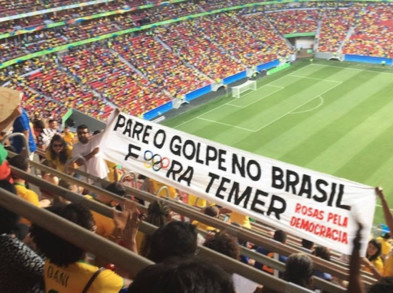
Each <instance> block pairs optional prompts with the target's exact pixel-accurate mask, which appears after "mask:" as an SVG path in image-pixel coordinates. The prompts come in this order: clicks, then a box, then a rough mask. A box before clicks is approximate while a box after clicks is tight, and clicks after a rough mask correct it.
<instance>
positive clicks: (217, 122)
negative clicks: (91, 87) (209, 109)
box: [195, 116, 255, 132]
mask: <svg viewBox="0 0 393 293" xmlns="http://www.w3.org/2000/svg"><path fill="white" fill-rule="evenodd" d="M195 119H200V120H204V121H208V122H211V123H216V124H220V125H224V126H228V127H231V128H237V129H240V130H244V131H248V132H255V131H253V130H250V129H248V128H244V127H240V126H235V125H233V124H228V123H223V122H219V121H215V120H210V119H206V118H202V117H200V116H198V117H196V118H195Z"/></svg>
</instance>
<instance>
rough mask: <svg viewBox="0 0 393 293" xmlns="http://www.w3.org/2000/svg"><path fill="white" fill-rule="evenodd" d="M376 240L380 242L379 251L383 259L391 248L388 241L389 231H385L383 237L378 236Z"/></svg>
mask: <svg viewBox="0 0 393 293" xmlns="http://www.w3.org/2000/svg"><path fill="white" fill-rule="evenodd" d="M377 240H378V242H380V243H381V246H382V251H381V256H382V258H383V259H385V258H386V257H387V256H388V254H389V253H390V251H391V250H392V246H391V244H390V242H389V240H390V233H385V234H384V235H383V237H378V238H377Z"/></svg>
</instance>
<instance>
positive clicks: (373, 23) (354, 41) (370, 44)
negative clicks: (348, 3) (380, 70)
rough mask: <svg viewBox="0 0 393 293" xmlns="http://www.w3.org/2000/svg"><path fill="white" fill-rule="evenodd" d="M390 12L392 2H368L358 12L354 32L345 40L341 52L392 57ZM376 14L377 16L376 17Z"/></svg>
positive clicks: (392, 34)
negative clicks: (374, 3) (358, 15)
mask: <svg viewBox="0 0 393 293" xmlns="http://www.w3.org/2000/svg"><path fill="white" fill-rule="evenodd" d="M392 13H393V12H392V4H390V3H379V4H377V5H373V4H368V5H367V7H366V8H365V9H364V10H362V11H361V12H360V17H359V19H358V21H357V25H356V26H355V28H354V33H353V34H352V35H351V36H350V39H349V40H348V41H347V42H345V44H344V47H343V52H344V53H345V54H358V55H364V56H377V57H389V58H392V57H393V53H392V42H391V40H392V36H393V23H392V21H391V19H392V16H393V14H392ZM377 15H378V17H376V16H377Z"/></svg>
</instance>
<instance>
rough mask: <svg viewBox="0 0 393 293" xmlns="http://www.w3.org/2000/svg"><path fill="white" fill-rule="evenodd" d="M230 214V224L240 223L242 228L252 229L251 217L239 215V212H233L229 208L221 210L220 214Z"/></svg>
mask: <svg viewBox="0 0 393 293" xmlns="http://www.w3.org/2000/svg"><path fill="white" fill-rule="evenodd" d="M227 213H230V216H229V222H230V223H238V224H239V225H240V226H242V227H244V228H247V229H251V223H250V217H249V216H246V215H243V214H240V213H237V212H233V211H232V210H230V209H227V208H221V209H220V214H227Z"/></svg>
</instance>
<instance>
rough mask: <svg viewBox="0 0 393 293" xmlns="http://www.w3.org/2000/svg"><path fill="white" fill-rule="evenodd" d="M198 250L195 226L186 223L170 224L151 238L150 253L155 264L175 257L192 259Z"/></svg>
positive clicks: (159, 229)
mask: <svg viewBox="0 0 393 293" xmlns="http://www.w3.org/2000/svg"><path fill="white" fill-rule="evenodd" d="M196 249H197V233H196V228H195V226H193V225H191V224H190V223H185V222H169V223H168V224H166V225H165V226H163V227H160V228H158V229H157V230H156V231H155V232H154V233H153V235H152V236H151V242H150V250H149V251H150V253H149V255H148V256H147V257H148V258H149V259H151V260H152V261H154V262H162V261H164V260H165V259H167V258H169V257H173V256H178V257H190V256H193V255H194V253H195V251H196Z"/></svg>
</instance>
